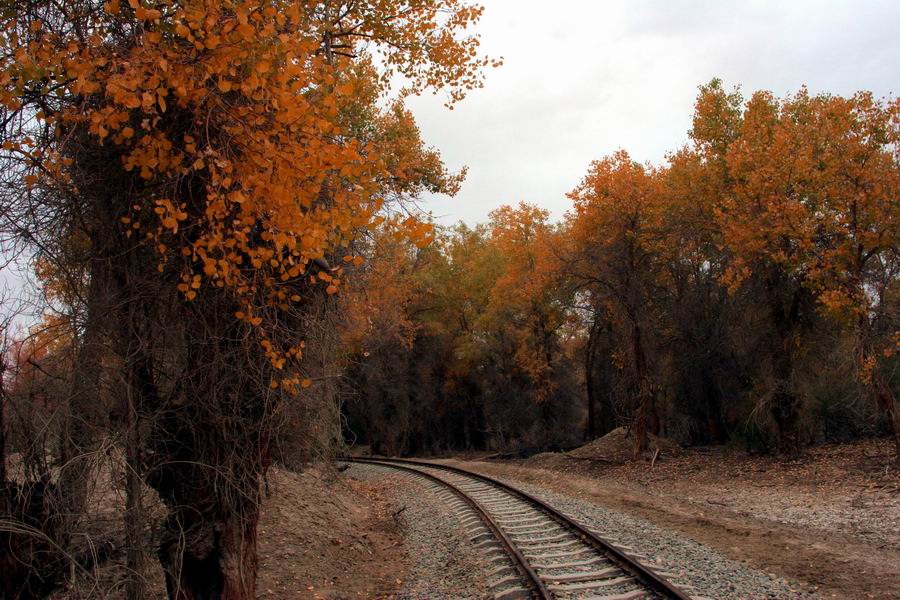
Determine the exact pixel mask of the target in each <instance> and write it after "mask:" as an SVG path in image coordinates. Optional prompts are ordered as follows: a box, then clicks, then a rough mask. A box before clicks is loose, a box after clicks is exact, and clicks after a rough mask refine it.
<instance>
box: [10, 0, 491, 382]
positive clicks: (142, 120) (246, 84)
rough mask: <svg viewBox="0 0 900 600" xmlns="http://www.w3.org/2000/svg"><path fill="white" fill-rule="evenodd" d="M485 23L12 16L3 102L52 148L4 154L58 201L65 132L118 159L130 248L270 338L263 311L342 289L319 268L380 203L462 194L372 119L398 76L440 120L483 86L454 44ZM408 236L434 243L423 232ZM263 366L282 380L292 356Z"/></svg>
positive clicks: (197, 9)
mask: <svg viewBox="0 0 900 600" xmlns="http://www.w3.org/2000/svg"><path fill="white" fill-rule="evenodd" d="M481 11H482V9H481V8H480V7H478V6H469V5H466V4H464V3H463V2H461V1H460V0H440V1H438V2H431V1H423V0H406V1H399V0H374V1H368V2H352V3H346V4H345V3H340V2H337V3H332V2H314V1H299V2H297V1H293V0H292V1H285V0H266V1H264V2H245V1H240V0H239V1H237V2H223V1H222V0H181V1H175V2H165V3H147V2H142V1H141V0H128V2H127V3H126V2H119V0H110V1H109V2H107V3H106V4H104V5H103V9H102V10H98V11H96V12H95V14H93V15H92V16H91V17H90V18H89V19H88V20H86V21H85V22H90V28H89V30H87V31H84V30H83V29H80V28H70V27H68V26H67V25H66V24H65V23H55V22H54V23H50V22H43V21H42V20H41V19H39V18H35V19H34V20H32V21H30V22H29V23H24V22H17V21H14V20H11V19H9V18H5V19H4V21H3V23H2V39H0V44H2V45H3V47H4V48H5V49H6V52H5V54H4V60H3V63H2V64H0V86H2V87H0V103H2V104H3V105H4V106H5V107H6V108H7V109H8V110H10V111H16V110H20V109H22V107H23V105H24V103H25V102H32V103H33V105H35V106H39V107H41V110H40V111H38V112H36V117H37V119H38V121H39V122H40V123H41V124H42V126H44V127H46V128H47V131H49V132H50V137H49V139H50V140H54V141H51V142H50V143H48V144H46V145H45V146H44V147H38V146H37V145H36V143H35V142H34V141H33V140H32V138H31V137H27V136H23V137H21V138H20V139H15V140H9V141H8V142H6V144H5V149H6V150H7V151H9V152H12V153H17V154H18V155H20V156H21V158H22V159H23V160H24V161H25V162H26V163H27V164H28V165H29V173H28V175H27V176H26V177H25V183H26V185H27V186H28V187H29V188H30V187H32V186H34V185H35V184H37V183H39V182H40V183H41V184H43V185H46V186H48V187H53V188H63V189H65V188H72V186H73V177H72V173H71V169H73V168H75V167H77V165H75V166H73V160H72V158H71V155H72V154H73V153H74V152H76V150H77V149H75V148H72V147H70V146H67V144H69V143H73V144H77V143H78V141H77V140H72V141H71V142H70V141H69V140H68V139H67V136H68V135H69V133H70V132H73V131H76V130H79V131H86V132H87V133H88V135H89V136H91V137H92V138H93V141H94V142H96V143H99V144H101V145H103V146H109V147H111V148H113V149H114V150H115V153H116V154H117V155H118V156H120V157H121V165H120V167H121V169H122V170H124V171H125V172H126V173H129V174H131V176H132V177H133V178H134V193H133V197H132V198H130V199H127V200H126V201H125V202H126V203H127V204H126V206H123V211H122V212H123V214H124V216H122V217H121V223H122V227H123V229H124V230H125V232H126V235H128V236H129V237H131V236H133V237H134V238H137V239H139V241H140V243H143V244H148V245H154V246H155V247H156V249H157V250H158V253H159V267H158V270H159V271H160V272H164V271H166V270H175V271H176V272H178V273H179V274H180V283H179V284H178V286H177V287H178V290H179V292H181V294H182V295H183V298H184V299H185V300H186V301H192V300H195V299H196V298H197V297H198V295H200V294H202V293H203V291H204V289H206V288H208V287H210V286H214V287H218V288H225V289H228V290H230V291H232V292H233V293H234V295H235V298H236V299H237V303H238V305H239V306H240V307H241V308H240V309H239V310H237V311H236V312H235V317H236V318H238V319H240V320H243V321H245V322H246V323H248V324H250V325H252V326H256V327H259V326H264V316H265V314H266V313H267V311H271V310H273V307H274V308H276V309H285V308H287V307H288V306H289V305H290V304H291V303H294V302H297V301H299V300H300V299H301V298H300V296H299V295H298V294H297V291H296V290H295V289H293V288H292V286H291V283H292V282H295V281H298V280H301V279H305V280H306V281H308V283H309V285H321V286H324V287H325V291H326V292H327V293H328V294H334V293H337V292H338V291H339V290H340V288H341V286H342V280H343V275H344V273H343V267H341V266H336V267H334V268H332V269H331V270H330V271H327V272H325V271H322V270H319V269H311V265H313V264H314V262H315V261H317V260H319V259H323V258H325V257H326V256H329V255H331V254H332V253H333V252H335V251H336V249H337V251H338V252H340V253H341V254H342V253H343V252H341V251H340V250H339V249H341V248H344V247H347V246H348V245H349V243H350V241H351V240H352V239H353V238H354V237H355V235H356V234H357V232H358V231H360V230H361V229H363V228H366V227H369V226H371V225H372V224H373V223H377V221H376V220H375V215H376V213H378V212H379V210H380V209H381V207H382V203H383V202H384V201H385V195H386V194H387V193H390V192H394V193H401V194H402V193H404V192H408V191H409V190H410V187H411V186H412V184H410V182H414V183H415V184H416V185H430V186H433V187H434V186H437V187H441V188H443V189H448V188H449V189H451V190H452V189H453V188H454V186H456V185H458V183H459V180H458V178H457V179H454V178H452V177H450V178H448V177H447V176H446V175H445V174H444V173H443V168H442V166H441V164H440V160H439V156H438V155H437V154H436V153H434V152H430V151H423V150H422V147H421V141H420V140H419V138H418V130H417V129H415V125H414V123H413V122H412V118H411V116H410V115H409V114H408V113H407V112H405V111H404V110H403V109H402V107H399V106H398V107H394V108H393V109H391V110H390V111H388V112H386V113H383V114H381V113H380V112H379V110H378V109H377V108H376V107H377V102H378V101H379V99H380V98H381V97H383V96H384V95H385V94H386V93H387V92H388V91H389V87H388V85H389V80H390V79H391V78H392V77H393V76H394V75H401V76H403V77H404V78H405V80H406V82H407V86H406V88H404V90H402V92H401V93H402V94H406V93H418V92H420V91H423V90H424V89H426V88H430V89H432V90H435V91H437V90H446V92H447V94H448V102H449V103H450V104H452V103H454V102H456V101H458V100H460V99H462V98H463V96H464V95H465V93H466V91H468V90H471V89H473V88H475V87H478V86H480V85H481V80H482V74H481V69H482V67H484V66H485V65H488V64H498V63H497V62H495V61H490V60H489V59H486V58H482V57H479V56H478V55H477V45H478V38H477V36H471V35H468V34H466V35H465V36H463V35H460V34H461V33H463V32H465V31H466V29H467V28H468V27H469V26H470V25H472V24H473V23H475V22H476V21H477V20H478V19H479V17H480V15H481ZM35 14H40V11H37V12H36V13H35ZM375 55H377V57H378V61H375V60H373V56H375ZM376 62H377V63H378V64H380V65H382V66H381V68H380V70H379V69H376V68H375V67H374V66H373V65H374V64H376ZM373 131H374V132H375V133H372V132H373ZM70 191H75V190H74V189H70ZM405 225H406V235H408V236H410V237H411V238H412V239H413V241H414V242H415V243H417V244H419V245H421V246H424V245H425V244H427V243H428V242H429V241H430V239H431V234H430V229H429V226H427V225H422V224H420V223H418V222H417V221H416V220H415V219H410V220H408V221H407V222H406V223H405ZM339 255H340V254H339ZM266 335H267V334H265V333H261V336H262V337H263V339H266ZM267 353H268V354H269V355H270V358H271V362H272V365H273V366H274V367H276V368H278V369H281V368H282V367H283V365H284V363H285V360H286V359H289V358H294V357H296V358H299V356H300V354H301V352H300V350H299V349H293V350H292V351H290V352H286V351H282V350H280V349H277V348H275V347H273V346H271V344H270V347H269V348H268V349H267Z"/></svg>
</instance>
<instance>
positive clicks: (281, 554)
mask: <svg viewBox="0 0 900 600" xmlns="http://www.w3.org/2000/svg"><path fill="white" fill-rule="evenodd" d="M269 481H270V491H271V494H270V497H269V498H268V499H267V500H266V501H265V503H264V504H263V509H262V518H261V520H260V527H259V554H260V568H259V580H258V582H257V598H261V599H268V598H271V599H273V600H275V599H285V600H287V599H289V598H290V599H294V598H327V599H338V598H391V597H394V596H396V595H397V594H398V593H399V590H400V589H401V588H402V587H403V583H404V580H405V578H406V572H407V570H408V565H409V560H408V557H407V556H406V552H405V548H404V545H403V537H402V533H401V531H400V528H399V525H398V522H397V520H396V517H395V513H396V511H397V510H398V508H397V507H396V506H394V505H393V504H392V503H390V502H389V501H388V500H386V499H385V498H387V497H389V494H388V493H387V490H386V489H384V486H386V485H388V483H387V482H384V481H380V482H379V481H371V482H370V481H358V480H355V479H351V478H347V477H340V478H334V477H331V476H329V475H328V474H327V473H323V472H320V471H316V470H310V471H307V472H305V473H302V474H298V473H292V472H289V471H284V470H279V469H273V471H272V472H271V474H270V478H269Z"/></svg>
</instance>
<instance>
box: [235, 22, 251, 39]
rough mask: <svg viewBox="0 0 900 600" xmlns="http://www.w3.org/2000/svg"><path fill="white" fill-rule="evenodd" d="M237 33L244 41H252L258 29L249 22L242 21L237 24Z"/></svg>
mask: <svg viewBox="0 0 900 600" xmlns="http://www.w3.org/2000/svg"><path fill="white" fill-rule="evenodd" d="M236 31H237V33H238V35H240V37H241V39H243V40H244V41H250V40H251V39H253V36H255V35H256V29H254V28H253V25H250V24H248V23H241V24H240V25H238V26H237V30H236Z"/></svg>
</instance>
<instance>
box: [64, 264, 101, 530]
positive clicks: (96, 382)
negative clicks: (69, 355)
mask: <svg viewBox="0 0 900 600" xmlns="http://www.w3.org/2000/svg"><path fill="white" fill-rule="evenodd" d="M88 285H89V289H88V300H87V306H86V307H85V311H86V314H85V319H84V326H83V333H82V336H81V340H80V343H79V344H78V345H77V346H76V348H75V350H74V352H75V355H74V360H73V365H72V389H71V394H70V397H69V401H68V403H67V406H66V407H65V409H64V418H63V430H62V436H61V439H60V449H59V462H60V466H61V469H60V474H59V490H60V494H61V501H62V506H63V508H64V512H65V513H66V514H67V515H68V517H69V519H70V520H74V519H77V518H79V516H80V515H81V513H82V512H83V511H84V505H85V502H86V501H87V482H88V481H89V479H90V478H89V476H88V475H89V470H90V452H91V449H92V447H93V443H94V441H95V439H96V430H97V429H98V428H99V426H100V425H101V423H100V420H101V419H102V416H103V411H102V400H103V399H102V397H101V394H100V370H101V360H102V355H103V349H104V348H103V335H104V332H103V327H102V323H103V322H104V321H103V320H104V319H105V318H108V314H107V311H108V307H107V306H106V302H105V300H106V298H108V289H107V286H108V279H107V277H106V268H105V264H104V263H103V262H102V261H100V260H95V261H94V262H93V264H92V269H91V276H90V282H89V284H88Z"/></svg>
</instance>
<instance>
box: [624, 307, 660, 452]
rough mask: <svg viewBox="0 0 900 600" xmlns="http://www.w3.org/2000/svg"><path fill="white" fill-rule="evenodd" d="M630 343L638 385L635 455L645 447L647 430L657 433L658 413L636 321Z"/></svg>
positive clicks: (639, 329)
mask: <svg viewBox="0 0 900 600" xmlns="http://www.w3.org/2000/svg"><path fill="white" fill-rule="evenodd" d="M631 343H632V352H633V353H634V374H635V379H636V380H637V385H638V409H637V415H636V419H635V428H634V429H635V442H634V455H635V457H637V456H639V455H640V454H641V453H643V452H644V451H645V450H646V449H647V432H648V431H649V432H650V433H652V434H653V435H659V413H658V412H657V411H656V390H655V387H654V386H653V383H652V382H651V381H650V374H649V372H648V368H647V355H646V354H645V352H644V344H643V341H642V339H641V326H640V325H639V324H638V323H634V324H633V325H632V328H631Z"/></svg>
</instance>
